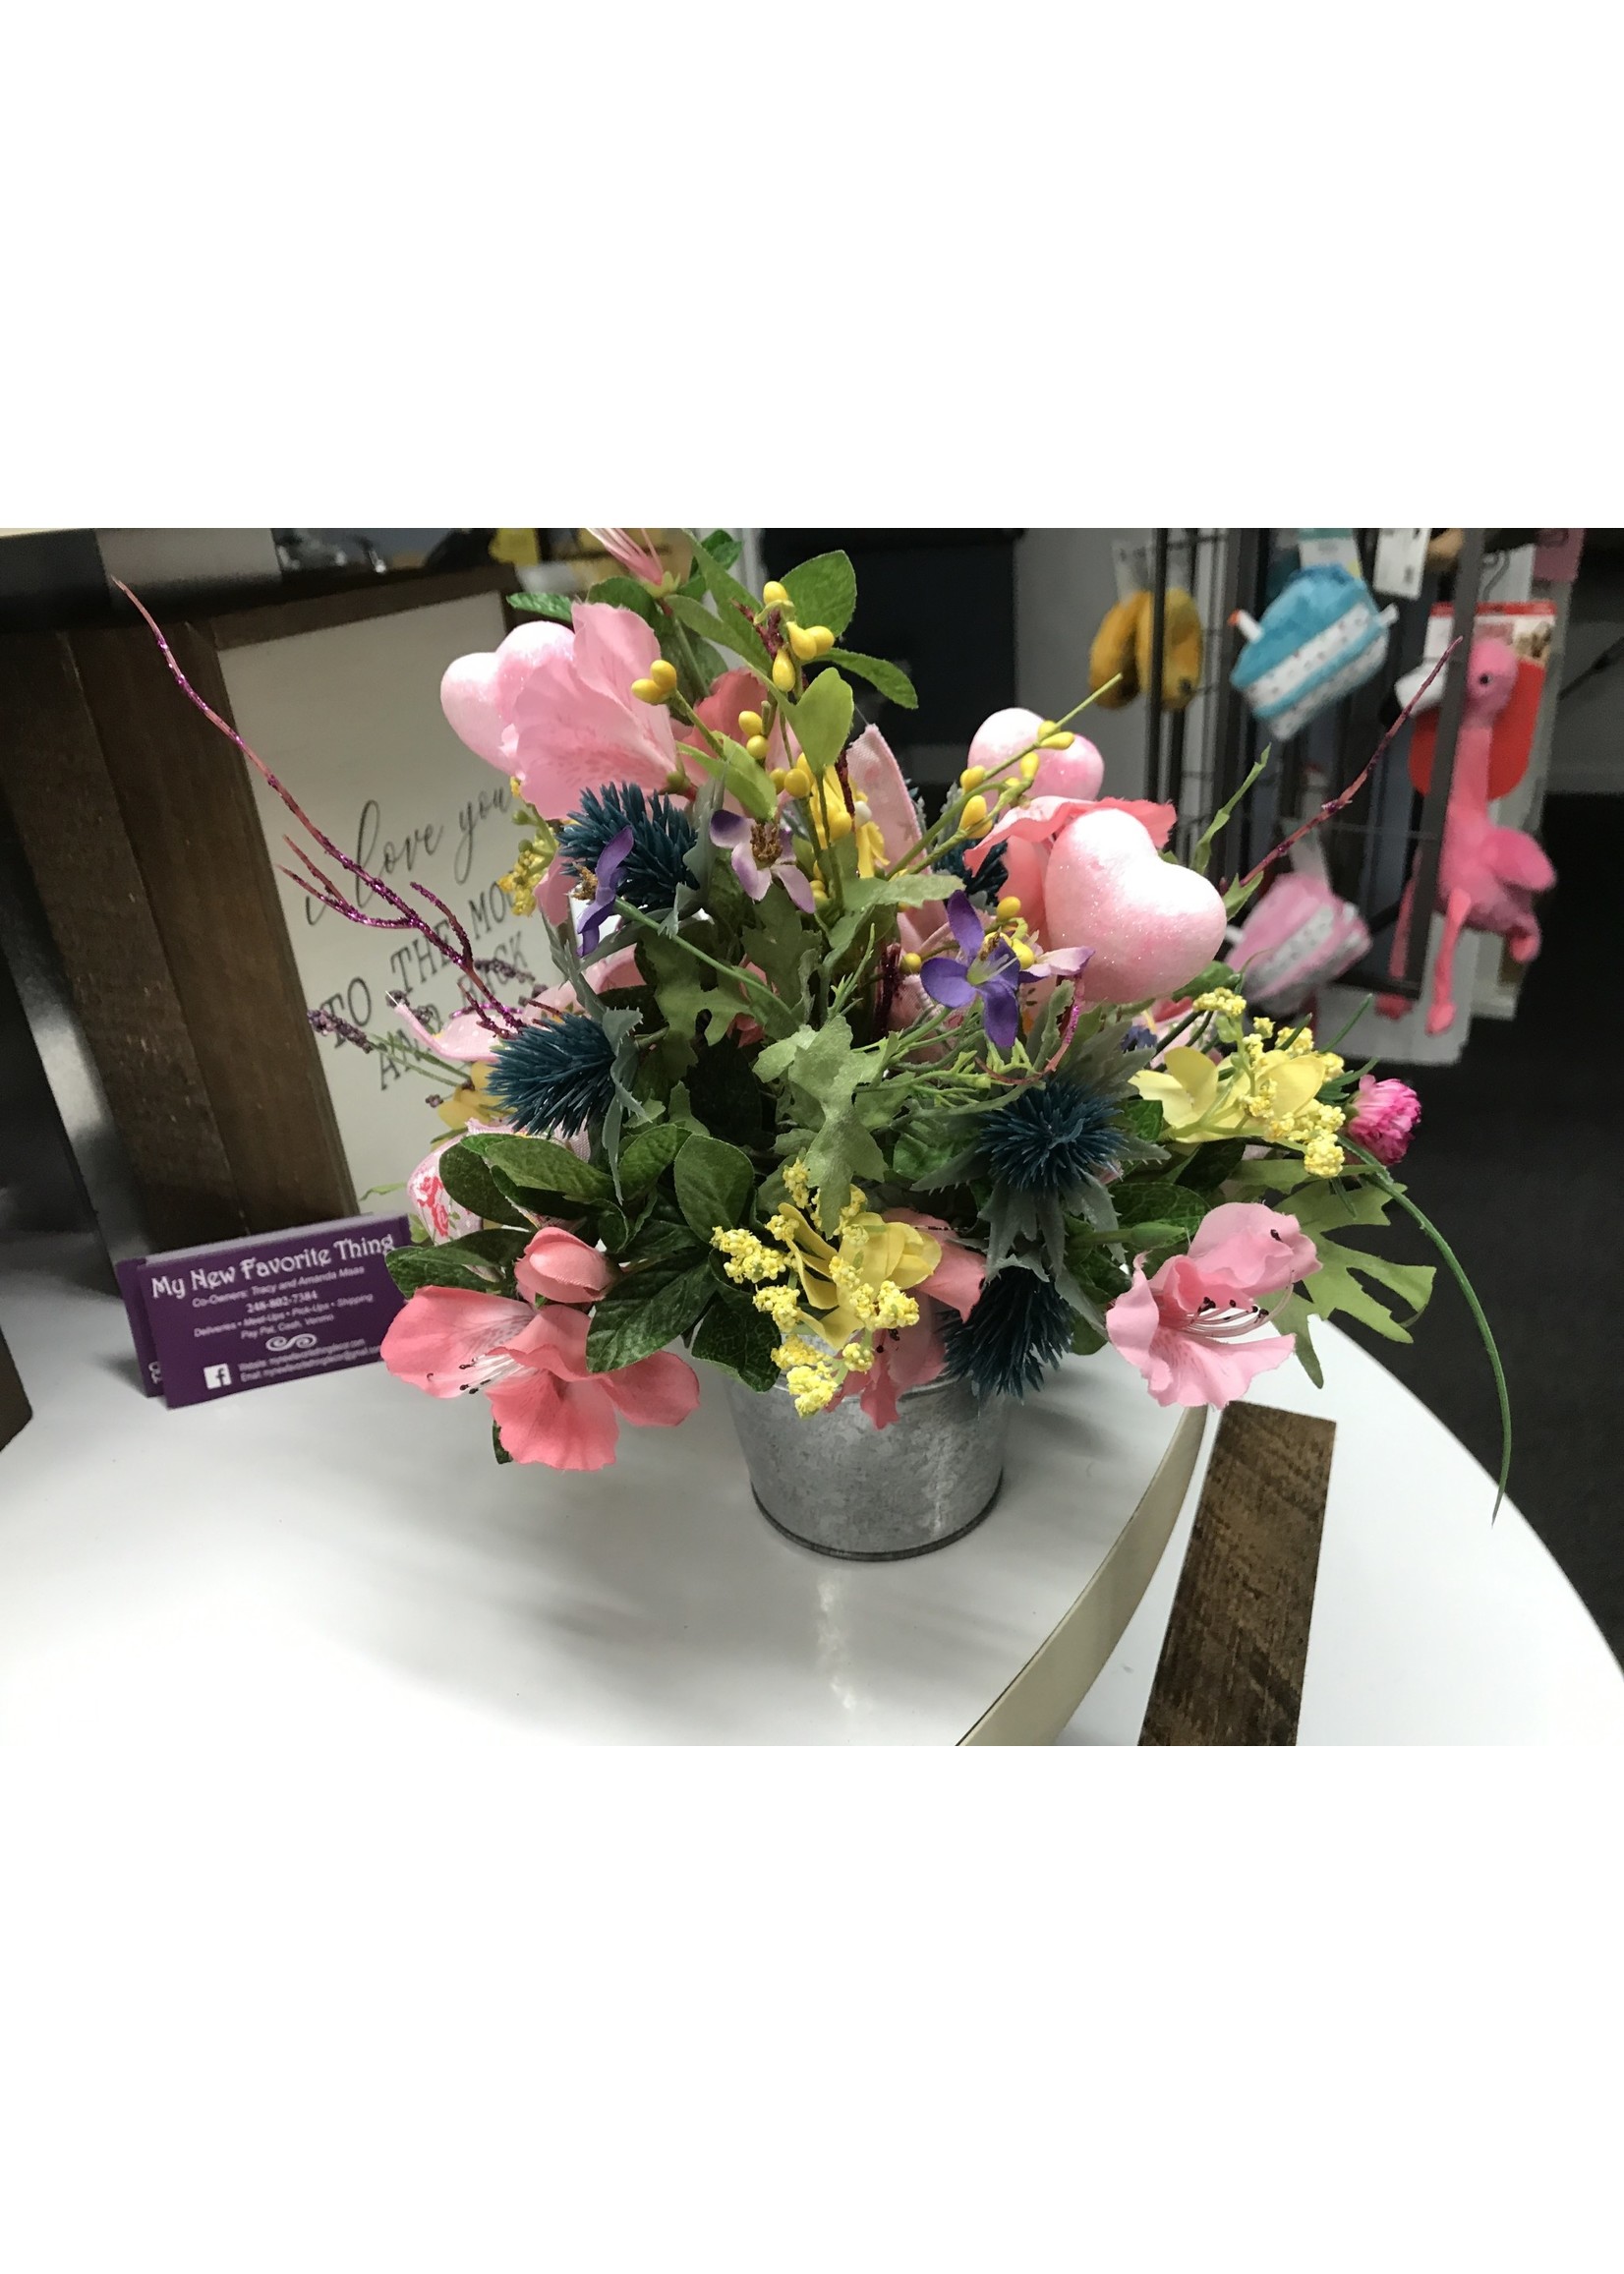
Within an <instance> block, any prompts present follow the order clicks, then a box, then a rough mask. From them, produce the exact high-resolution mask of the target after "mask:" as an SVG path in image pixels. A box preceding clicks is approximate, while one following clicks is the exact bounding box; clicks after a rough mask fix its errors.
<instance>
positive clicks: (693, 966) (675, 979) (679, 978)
mask: <svg viewBox="0 0 1624 2274" xmlns="http://www.w3.org/2000/svg"><path fill="white" fill-rule="evenodd" d="M637 962H638V965H639V967H640V969H642V970H643V971H644V972H646V973H647V975H648V979H649V983H650V985H651V986H652V987H653V989H654V999H655V1001H656V1002H657V1003H658V1004H659V1006H660V1016H661V1017H662V1019H664V1020H665V1021H666V1024H667V1026H668V1027H669V1028H670V1029H671V1031H672V1033H674V1034H677V1035H681V1036H683V1037H684V1038H686V1037H689V1036H692V1035H693V1034H694V1033H695V1032H696V1030H697V1028H698V1026H699V1022H700V1020H702V1019H707V1018H708V1019H709V1020H710V1022H711V1023H710V1028H709V1033H710V1038H711V1040H712V1041H713V1042H718V1041H720V1040H721V1039H722V1036H723V1035H724V1033H725V1031H726V1029H727V1028H728V1026H730V1025H731V1023H732V1021H733V1020H735V1019H741V1018H743V1017H744V1015H745V1012H746V1010H747V1008H750V1006H748V1005H747V1004H746V1001H745V996H744V992H743V990H742V989H739V988H736V987H735V988H731V989H729V988H726V987H719V986H718V985H717V983H716V980H715V979H714V978H713V977H712V975H711V971H710V967H709V965H708V964H705V963H701V962H697V961H696V959H695V958H694V957H692V956H690V955H689V953H688V951H687V949H686V948H685V947H684V946H683V945H682V942H681V941H680V940H679V939H671V938H668V937H666V936H663V935H662V934H661V933H659V932H644V933H643V934H642V936H641V937H640V938H639V940H638V942H637Z"/></svg>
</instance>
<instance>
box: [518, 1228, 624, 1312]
mask: <svg viewBox="0 0 1624 2274" xmlns="http://www.w3.org/2000/svg"><path fill="white" fill-rule="evenodd" d="M513 1277H514V1279H515V1280H516V1281H517V1283H518V1289H519V1293H520V1294H521V1295H528V1296H530V1297H531V1299H532V1300H533V1301H535V1302H547V1303H596V1302H597V1300H598V1298H599V1296H600V1295H607V1294H608V1293H609V1289H610V1287H611V1286H612V1285H613V1284H614V1278H615V1271H614V1265H613V1264H612V1263H611V1262H610V1261H609V1257H608V1256H607V1255H606V1254H603V1253H602V1251H601V1250H599V1249H597V1248H589V1247H588V1246H587V1243H586V1242H585V1241H584V1240H581V1239H577V1237H576V1235H575V1234H574V1233H573V1232H569V1231H566V1230H565V1229H564V1227H563V1225H561V1224H544V1225H543V1227H542V1229H541V1230H540V1231H539V1232H538V1233H537V1235H536V1237H535V1239H534V1240H532V1241H531V1243H530V1245H529V1247H528V1248H527V1249H526V1250H525V1252H524V1254H522V1255H521V1256H520V1257H519V1260H518V1261H517V1263H515V1264H514V1266H513Z"/></svg>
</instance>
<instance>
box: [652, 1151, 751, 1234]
mask: <svg viewBox="0 0 1624 2274" xmlns="http://www.w3.org/2000/svg"><path fill="white" fill-rule="evenodd" d="M671 1181H672V1183H673V1184H674V1185H675V1187H676V1204H677V1206H678V1207H679V1208H680V1209H681V1210H682V1214H683V1217H684V1218H685V1220H686V1221H687V1223H688V1225H689V1226H690V1227H691V1229H692V1230H693V1231H694V1232H696V1233H697V1234H698V1235H699V1237H700V1238H701V1239H702V1240H709V1239H710V1237H711V1234H712V1233H713V1232H714V1231H715V1230H716V1229H717V1228H718V1226H721V1227H722V1228H723V1229H724V1230H725V1231H729V1232H730V1231H732V1230H734V1229H735V1228H736V1227H737V1226H738V1225H740V1224H742V1223H743V1222H744V1221H745V1220H746V1218H747V1217H748V1215H749V1213H750V1195H751V1194H752V1193H753V1192H754V1191H755V1189H756V1172H755V1168H754V1165H753V1163H752V1162H751V1159H750V1156H749V1154H748V1153H743V1152H740V1151H739V1149H738V1147H737V1145H730V1144H726V1143H725V1142H724V1141H723V1139H722V1138H721V1137H690V1138H689V1139H688V1141H687V1143H686V1144H685V1145H684V1146H683V1148H682V1150H681V1152H680V1153H678V1154H677V1156H676V1166H675V1167H674V1169H673V1170H672V1171H671Z"/></svg>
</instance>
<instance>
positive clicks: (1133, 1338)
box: [1105, 1200, 1319, 1408]
mask: <svg viewBox="0 0 1624 2274" xmlns="http://www.w3.org/2000/svg"><path fill="white" fill-rule="evenodd" d="M1318 1268H1319V1257H1318V1255H1317V1254H1316V1253H1315V1251H1314V1245H1313V1242H1312V1241H1311V1240H1310V1239H1308V1238H1307V1237H1306V1235H1305V1233H1304V1232H1302V1231H1301V1230H1300V1229H1299V1227H1298V1223H1297V1219H1296V1217H1295V1216H1287V1215H1283V1214H1281V1213H1280V1212H1279V1211H1278V1210H1276V1209H1274V1208H1265V1207H1263V1206H1261V1205H1260V1204H1259V1203H1258V1202H1256V1201H1251V1200H1229V1201H1226V1202H1224V1204H1223V1205H1222V1206H1220V1207H1216V1208H1213V1209H1211V1210H1210V1211H1209V1212H1208V1213H1207V1214H1206V1215H1205V1216H1204V1217H1203V1218H1202V1219H1201V1222H1200V1224H1199V1226H1198V1227H1197V1229H1196V1232H1195V1236H1194V1238H1193V1239H1192V1240H1191V1241H1190V1244H1189V1254H1186V1255H1175V1256H1174V1257H1173V1258H1172V1260H1171V1261H1170V1262H1167V1263H1164V1264H1163V1265H1162V1267H1161V1269H1160V1270H1159V1271H1158V1272H1157V1273H1156V1275H1155V1277H1154V1278H1152V1279H1147V1278H1146V1277H1145V1274H1144V1268H1143V1263H1142V1260H1141V1261H1140V1262H1137V1263H1135V1264H1134V1266H1133V1284H1132V1286H1131V1287H1130V1289H1129V1290H1128V1293H1127V1294H1126V1295H1119V1296H1118V1297H1117V1299H1116V1301H1115V1302H1114V1303H1113V1304H1112V1305H1111V1307H1110V1309H1109V1310H1108V1311H1107V1312H1106V1314H1105V1331H1106V1333H1107V1334H1108V1335H1109V1336H1110V1338H1111V1341H1112V1344H1113V1346H1114V1347H1115V1348H1116V1349H1117V1350H1119V1351H1120V1352H1121V1353H1122V1355H1123V1357H1124V1358H1126V1359H1127V1360H1128V1362H1129V1364H1130V1365H1131V1366H1135V1367H1137V1368H1138V1370H1139V1371H1140V1373H1142V1374H1143V1375H1144V1378H1145V1381H1146V1383H1147V1384H1148V1385H1149V1389H1150V1394H1151V1396H1152V1397H1153V1398H1154V1399H1155V1400H1156V1403H1157V1404H1158V1405H1161V1406H1217V1407H1219V1408H1222V1407H1224V1406H1227V1405H1228V1404H1229V1403H1230V1401H1231V1399H1232V1398H1238V1397H1241V1396H1243V1395H1244V1394H1245V1392H1246V1391H1247V1389H1248V1388H1249V1387H1250V1385H1251V1383H1252V1382H1253V1381H1254V1380H1255V1378H1256V1377H1257V1375H1258V1374H1260V1373H1268V1372H1270V1371H1271V1370H1273V1369H1274V1368H1275V1367H1277V1366H1284V1365H1285V1363H1286V1361H1287V1359H1289V1358H1290V1357H1291V1355H1292V1352H1293V1351H1294V1350H1295V1349H1296V1347H1297V1337H1296V1336H1295V1335H1292V1334H1272V1335H1270V1336H1268V1337H1267V1338H1266V1339H1264V1340H1262V1341H1258V1342H1249V1341H1242V1340H1241V1339H1240V1338H1241V1337H1242V1336H1244V1335H1250V1334H1251V1333H1252V1332H1253V1330H1254V1329H1255V1328H1256V1327H1258V1326H1260V1325H1261V1324H1262V1323H1263V1312H1262V1310H1261V1309H1260V1307H1259V1305H1258V1300H1257V1299H1258V1297H1259V1296H1262V1295H1279V1294H1284V1292H1285V1291H1286V1289H1287V1288H1289V1287H1290V1286H1292V1285H1293V1283H1294V1282H1295V1281H1297V1280H1299V1279H1305V1278H1306V1277H1307V1276H1308V1274H1309V1273H1310V1272H1313V1271H1317V1270H1318Z"/></svg>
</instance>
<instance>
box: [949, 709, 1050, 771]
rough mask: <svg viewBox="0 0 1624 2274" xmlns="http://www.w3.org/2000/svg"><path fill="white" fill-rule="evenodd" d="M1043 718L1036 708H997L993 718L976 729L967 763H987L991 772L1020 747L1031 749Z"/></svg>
mask: <svg viewBox="0 0 1624 2274" xmlns="http://www.w3.org/2000/svg"><path fill="white" fill-rule="evenodd" d="M1042 725H1043V721H1042V720H1041V719H1040V718H1039V717H1038V715H1037V713H1036V712H1035V711H1022V710H1018V709H1017V710H1011V711H995V712H994V713H993V715H992V717H991V718H990V719H983V720H982V722H981V724H980V726H979V727H977V729H975V739H974V741H973V742H972V743H971V744H970V754H969V756H968V758H966V760H965V761H964V763H965V764H966V766H985V767H986V768H987V770H988V772H989V773H990V772H991V771H992V769H993V768H994V767H995V766H1002V765H1003V764H1004V762H1005V760H1006V759H1008V758H1013V757H1014V756H1015V752H1016V751H1017V750H1029V749H1030V748H1031V746H1032V744H1033V743H1034V742H1035V741H1036V740H1037V737H1038V731H1039V729H1040V728H1041V727H1042Z"/></svg>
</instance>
